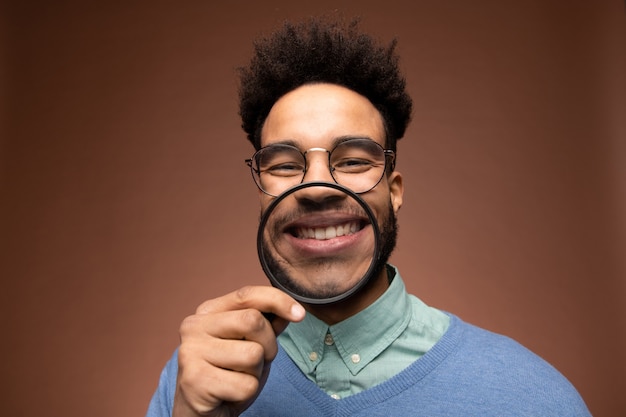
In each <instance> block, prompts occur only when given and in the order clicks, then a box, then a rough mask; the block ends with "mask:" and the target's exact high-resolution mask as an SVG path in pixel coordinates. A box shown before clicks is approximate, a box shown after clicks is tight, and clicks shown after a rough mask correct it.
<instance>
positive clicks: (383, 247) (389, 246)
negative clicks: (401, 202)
mask: <svg viewBox="0 0 626 417" xmlns="http://www.w3.org/2000/svg"><path fill="white" fill-rule="evenodd" d="M377 238H378V239H379V256H378V258H377V259H372V263H373V266H372V268H371V273H370V274H369V275H366V276H364V277H362V278H361V279H360V280H359V281H357V283H355V286H356V285H359V284H361V283H362V284H366V283H365V282H363V280H365V279H366V280H372V279H376V278H377V277H378V276H379V275H380V274H381V272H382V270H383V268H385V266H386V265H387V261H388V260H389V257H390V256H391V253H392V252H393V250H394V249H395V247H396V242H397V238H398V222H397V217H396V214H395V212H394V210H393V206H392V205H391V202H390V203H389V206H388V210H387V212H386V213H385V216H384V218H383V219H382V221H381V222H379V236H377ZM262 245H263V253H264V255H265V261H266V263H267V266H268V268H269V270H270V271H272V274H273V275H274V278H275V279H276V281H278V282H279V283H280V284H281V285H282V286H283V287H284V288H285V289H286V290H287V291H289V292H291V293H292V294H295V295H299V296H301V297H306V298H311V299H320V300H321V299H326V298H332V297H336V296H339V295H341V294H344V293H346V292H348V291H349V290H350V289H351V288H348V289H347V290H346V289H344V290H340V289H339V288H336V287H337V286H328V285H327V286H325V287H323V288H315V289H308V288H305V287H304V286H303V285H301V284H300V283H298V282H297V281H296V280H294V279H293V278H292V277H291V276H289V274H288V273H287V272H286V271H285V269H284V268H283V267H282V266H281V263H280V262H279V260H278V259H277V258H276V257H275V256H274V255H273V254H272V251H271V250H270V248H269V246H268V244H267V242H266V241H265V240H263V243H262ZM363 287H365V285H363ZM363 287H362V288H363ZM357 292H358V291H357Z"/></svg>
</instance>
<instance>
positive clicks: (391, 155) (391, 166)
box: [244, 137, 396, 197]
mask: <svg viewBox="0 0 626 417" xmlns="http://www.w3.org/2000/svg"><path fill="white" fill-rule="evenodd" d="M353 140H366V141H368V142H371V143H372V144H374V145H376V146H378V147H379V148H380V149H382V151H383V156H384V159H385V166H384V167H383V170H382V174H381V175H380V178H379V179H378V181H376V182H375V183H374V185H372V186H371V187H370V188H368V189H367V190H365V191H358V192H356V191H353V192H354V193H355V194H364V193H367V192H369V191H371V190H373V189H374V188H375V187H376V186H377V185H378V184H379V183H380V181H381V180H382V179H383V177H384V176H385V173H386V172H387V169H388V168H389V170H390V171H393V170H394V169H395V159H396V153H395V151H393V150H391V149H385V148H383V147H382V146H381V145H380V144H379V143H378V142H375V141H373V140H371V139H369V138H359V137H355V138H350V139H347V140H344V141H341V142H339V143H337V144H336V145H335V146H334V147H333V148H332V149H331V150H328V149H325V148H318V147H315V148H311V149H307V150H306V151H304V152H302V151H301V150H300V149H299V148H298V147H296V146H294V145H290V144H279V145H281V146H288V147H292V148H294V149H295V150H297V151H298V152H299V153H300V154H301V155H302V159H303V160H304V169H303V171H302V178H301V179H300V182H299V183H298V184H302V183H303V182H304V177H305V176H306V172H307V170H308V160H307V157H306V155H307V153H308V152H310V151H324V152H326V153H327V154H328V171H329V172H330V176H331V177H332V179H333V181H334V182H335V183H336V184H339V185H341V186H343V187H345V186H344V185H343V184H341V183H340V182H338V181H337V179H336V178H335V175H334V174H333V167H332V166H331V165H330V163H331V156H332V153H333V152H334V151H335V149H337V147H338V146H340V145H343V144H345V143H346V142H350V141H353ZM276 145H277V144H271V145H268V146H264V147H262V148H261V149H259V150H257V151H256V152H255V153H254V154H252V156H251V157H250V158H248V159H246V160H244V162H245V163H246V165H248V167H250V174H251V175H252V179H253V181H254V183H255V184H256V186H257V188H258V189H259V190H261V191H262V192H264V193H265V194H267V195H269V196H270V197H278V196H279V195H280V194H282V193H279V194H276V195H274V194H271V193H269V192H267V191H266V190H264V189H263V187H262V186H261V184H260V182H261V171H260V170H257V169H255V168H254V166H253V164H252V161H254V159H255V157H256V156H257V155H258V154H259V153H260V152H263V151H264V150H265V149H267V148H270V147H272V146H276ZM388 158H390V159H391V162H390V163H388V162H387V159H388ZM255 172H256V176H255ZM257 178H258V180H257ZM298 184H296V185H298ZM288 188H289V187H288ZM288 188H287V189H288ZM283 192H284V191H283Z"/></svg>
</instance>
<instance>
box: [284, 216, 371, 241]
mask: <svg viewBox="0 0 626 417" xmlns="http://www.w3.org/2000/svg"><path fill="white" fill-rule="evenodd" d="M365 223H366V222H364V221H359V220H353V221H349V222H346V223H343V224H337V225H329V226H322V227H294V228H292V229H290V230H289V233H290V234H291V235H292V236H294V237H296V238H298V239H315V240H329V239H334V238H337V237H341V236H348V235H352V234H354V233H356V232H358V231H360V230H361V229H363V227H365Z"/></svg>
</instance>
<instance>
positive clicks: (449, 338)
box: [272, 313, 464, 415]
mask: <svg viewBox="0 0 626 417" xmlns="http://www.w3.org/2000/svg"><path fill="white" fill-rule="evenodd" d="M446 314H448V316H450V326H449V327H448V330H447V331H446V332H445V334H444V335H443V336H442V337H441V339H439V341H438V342H437V343H436V344H435V345H434V346H433V347H432V348H431V349H430V350H429V351H428V352H426V354H424V356H422V357H421V358H420V359H418V360H416V361H415V362H413V363H412V364H411V365H409V366H408V367H407V368H406V369H404V370H403V371H401V372H400V373H398V374H397V375H395V376H393V377H391V378H390V379H388V380H387V381H385V382H383V383H381V384H378V385H376V386H374V387H372V388H369V389H367V390H365V391H363V392H360V393H358V394H354V395H351V396H349V397H346V398H342V399H339V400H336V399H334V398H332V397H330V396H329V395H328V394H326V393H325V392H324V391H322V390H321V389H320V388H319V387H318V386H317V385H315V383H314V382H312V381H311V380H309V379H308V378H307V377H306V376H305V375H303V374H302V371H300V369H299V368H298V366H297V365H296V364H294V363H293V361H292V360H291V359H290V358H289V356H288V355H287V353H286V352H285V351H284V350H283V348H282V347H280V346H279V353H278V356H277V357H276V359H275V360H274V362H273V364H272V365H273V366H276V367H277V368H279V369H280V371H281V372H282V373H283V375H284V376H285V378H287V379H288V380H289V382H291V384H293V386H294V387H295V388H296V389H297V390H298V391H299V392H300V393H301V394H302V395H303V396H305V397H306V398H307V399H309V401H311V402H312V403H314V404H315V408H317V409H319V410H320V411H322V412H327V413H328V412H334V411H337V410H343V411H345V412H346V414H347V415H349V414H351V413H354V412H357V411H358V410H362V409H364V408H367V407H371V406H373V405H375V404H378V403H381V402H384V401H386V400H387V399H389V398H390V397H393V396H395V395H398V394H399V393H401V392H402V391H405V390H407V389H409V388H414V387H415V385H416V381H417V383H418V384H419V383H421V381H422V380H423V379H424V378H426V377H427V376H428V375H429V374H430V373H431V372H432V371H433V370H434V369H435V368H437V366H439V365H440V364H441V363H442V362H443V361H445V360H446V358H447V357H448V356H450V354H451V353H453V352H454V351H455V350H456V348H457V346H458V344H459V342H460V341H461V340H462V335H463V331H464V326H463V322H462V321H461V319H459V318H458V317H456V316H455V315H453V314H450V313H446ZM342 414H343V413H341V414H339V415H342Z"/></svg>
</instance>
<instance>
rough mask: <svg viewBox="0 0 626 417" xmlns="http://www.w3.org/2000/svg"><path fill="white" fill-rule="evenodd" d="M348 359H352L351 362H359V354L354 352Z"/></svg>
mask: <svg viewBox="0 0 626 417" xmlns="http://www.w3.org/2000/svg"><path fill="white" fill-rule="evenodd" d="M350 359H352V363H359V362H361V355H359V354H358V353H355V354H354V355H352V356H351V357H350Z"/></svg>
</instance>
